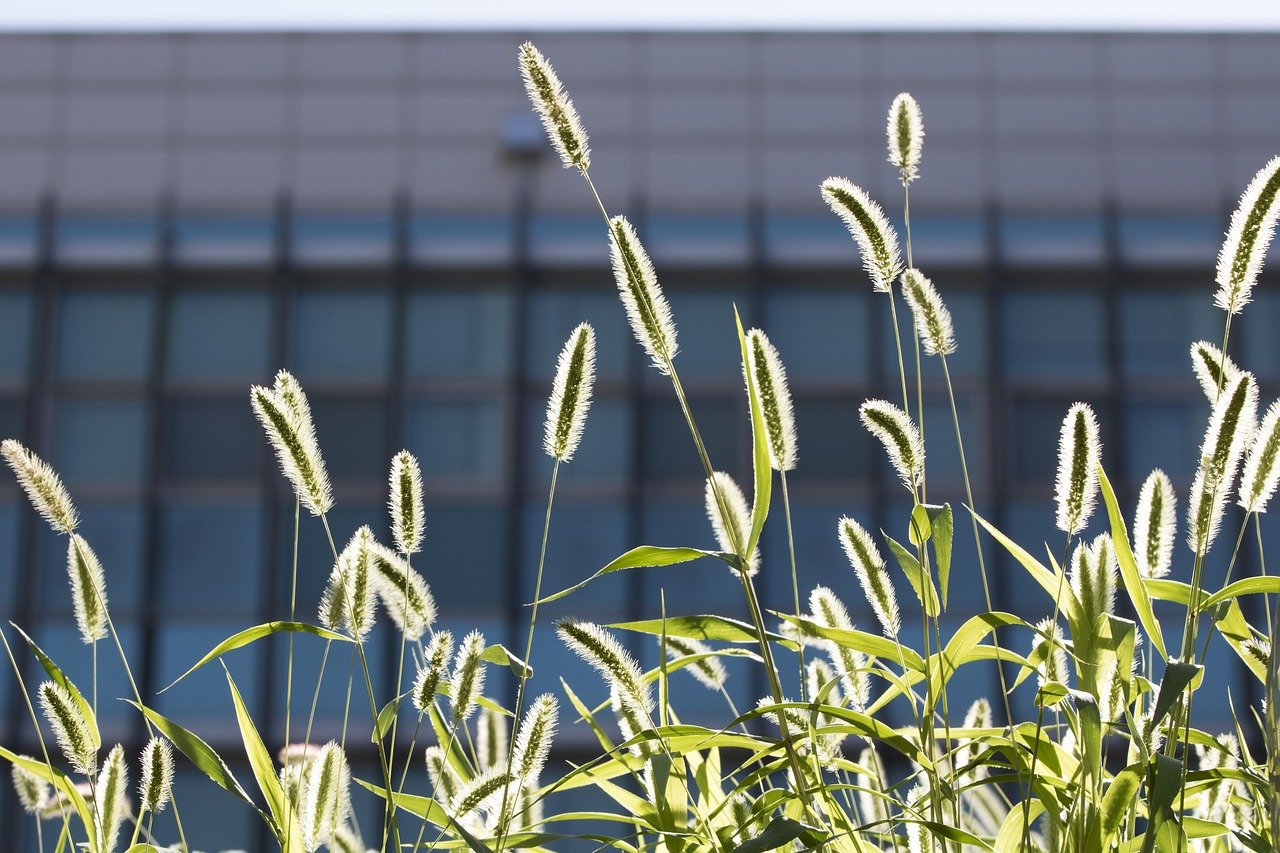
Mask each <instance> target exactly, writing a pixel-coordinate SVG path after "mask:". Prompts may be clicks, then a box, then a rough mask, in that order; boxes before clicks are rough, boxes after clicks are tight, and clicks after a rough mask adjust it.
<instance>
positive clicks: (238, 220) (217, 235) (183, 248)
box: [173, 214, 275, 266]
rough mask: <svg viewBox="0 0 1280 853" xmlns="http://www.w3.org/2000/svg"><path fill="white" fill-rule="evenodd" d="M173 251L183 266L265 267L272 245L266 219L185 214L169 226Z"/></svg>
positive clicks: (272, 232)
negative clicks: (254, 265)
mask: <svg viewBox="0 0 1280 853" xmlns="http://www.w3.org/2000/svg"><path fill="white" fill-rule="evenodd" d="M173 243H174V245H173V251H174V254H175V256H176V257H177V259H178V261H179V262H181V263H186V264H207V265H216V266H223V265H228V266H232V265H234V266H238V265H243V264H265V263H266V262H268V261H269V260H270V259H271V255H272V250H273V249H274V246H275V227H274V224H273V222H272V220H271V217H269V216H228V215H212V214H211V215H186V216H182V217H179V218H178V219H177V220H176V221H175V222H174V224H173Z"/></svg>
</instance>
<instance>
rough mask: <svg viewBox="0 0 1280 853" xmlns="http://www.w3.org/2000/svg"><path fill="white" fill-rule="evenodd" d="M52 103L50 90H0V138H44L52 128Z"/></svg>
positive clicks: (53, 106)
mask: <svg viewBox="0 0 1280 853" xmlns="http://www.w3.org/2000/svg"><path fill="white" fill-rule="evenodd" d="M2 49H3V48H0V50H2ZM56 106H57V101H55V100H54V97H53V93H52V92H50V91H48V90H46V89H43V88H35V89H24V90H22V91H18V92H13V93H8V92H4V91H3V90H0V139H23V138H26V139H43V138H47V137H48V136H49V135H50V134H52V133H53V129H54V127H55V125H54V117H55V114H54V110H55V107H56Z"/></svg>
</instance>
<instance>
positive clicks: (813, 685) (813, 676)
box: [804, 658, 844, 707]
mask: <svg viewBox="0 0 1280 853" xmlns="http://www.w3.org/2000/svg"><path fill="white" fill-rule="evenodd" d="M804 669H805V672H804V683H805V688H806V689H807V691H808V693H809V697H808V698H809V701H810V702H817V701H819V700H821V702H822V704H824V705H834V706H836V707H840V706H842V705H844V695H843V694H842V693H841V692H840V679H839V677H838V676H837V675H836V671H835V670H834V669H832V668H831V664H829V663H827V662H826V661H825V660H823V659H822V658H810V659H809V661H808V662H807V663H806V664H805V667H804ZM824 690H825V691H826V695H825V696H824V695H823V691H824Z"/></svg>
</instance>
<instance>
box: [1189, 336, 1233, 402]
mask: <svg viewBox="0 0 1280 853" xmlns="http://www.w3.org/2000/svg"><path fill="white" fill-rule="evenodd" d="M1191 369H1192V370H1193V371H1195V374H1196V379H1197V380H1198V381H1199V382H1200V387H1201V388H1203V389H1204V395H1205V396H1206V397H1208V398H1209V402H1210V403H1213V402H1216V401H1217V399H1218V394H1219V393H1220V392H1221V391H1222V389H1223V387H1224V386H1226V384H1227V383H1228V382H1230V381H1231V380H1232V379H1234V378H1235V377H1236V374H1238V373H1239V372H1240V368H1239V367H1237V366H1236V363H1235V362H1234V361H1232V360H1231V356H1229V355H1223V354H1222V350H1220V349H1218V348H1217V347H1216V346H1214V345H1213V344H1211V343H1209V342H1208V341H1196V342H1195V343H1194V344H1192V345H1191Z"/></svg>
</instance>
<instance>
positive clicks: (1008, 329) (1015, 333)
mask: <svg viewBox="0 0 1280 853" xmlns="http://www.w3.org/2000/svg"><path fill="white" fill-rule="evenodd" d="M1105 329H1106V324H1105V323H1104V322H1103V309H1102V296H1101V294H1099V293H1097V292H1096V291H1095V292H1089V291H1079V292H1074V293H1064V292H1047V293H1044V292H1042V293H1011V294H1009V296H1008V297H1007V301H1006V303H1005V316H1004V337H1005V342H1006V345H1007V347H1008V349H1007V351H1006V353H1005V365H1006V369H1007V370H1008V372H1009V375H1010V376H1011V377H1015V378H1017V377H1055V376H1070V377H1072V378H1076V379H1081V378H1092V377H1097V376H1101V375H1102V374H1103V373H1104V371H1105V367H1106V351H1105V348H1104V341H1103V332H1104V331H1105Z"/></svg>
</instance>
